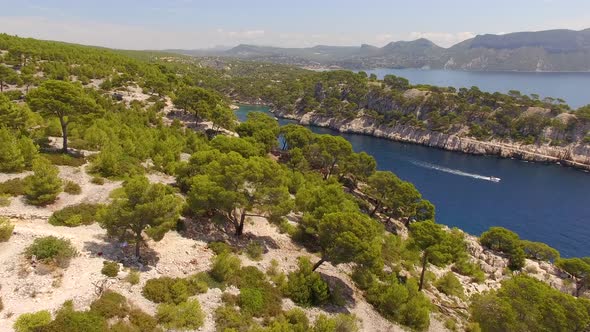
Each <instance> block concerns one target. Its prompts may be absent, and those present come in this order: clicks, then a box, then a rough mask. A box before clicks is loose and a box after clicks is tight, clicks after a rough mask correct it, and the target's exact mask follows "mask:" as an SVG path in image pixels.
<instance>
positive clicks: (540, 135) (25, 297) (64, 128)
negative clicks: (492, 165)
mask: <svg viewBox="0 0 590 332" xmlns="http://www.w3.org/2000/svg"><path fill="white" fill-rule="evenodd" d="M0 86H1V87H2V92H1V94H0V142H1V144H0V286H1V287H0V331H18V332H25V331H26V332H28V331H51V332H53V331H55V332H57V331H80V332H82V331H84V332H87V331H98V332H103V331H180V330H187V331H224V332H227V331H257V332H258V331H269V332H271V331H316V332H328V331H338V332H342V331H471V332H475V331H586V330H588V328H590V299H589V296H590V293H589V292H588V287H587V286H588V281H589V280H588V278H589V277H590V258H588V257H573V256H572V255H568V257H561V256H560V253H559V251H558V250H556V249H554V248H552V247H550V246H549V245H547V244H544V243H541V242H533V241H529V240H526V239H523V238H524V236H523V238H521V237H519V235H518V234H516V233H514V232H512V231H510V230H509V229H506V228H503V227H491V228H489V229H488V230H486V231H485V232H483V233H482V234H467V233H465V232H464V231H462V230H460V229H457V228H450V227H447V226H445V225H442V224H440V223H437V222H436V220H437V213H436V207H435V206H434V205H433V204H432V203H431V202H429V201H428V200H427V199H426V198H425V197H423V195H422V194H421V193H420V192H419V190H418V189H416V187H415V186H414V185H413V184H412V183H410V182H408V181H404V180H402V179H401V178H400V177H398V176H396V175H395V174H394V173H392V172H390V171H385V170H382V169H381V168H379V165H378V164H377V162H376V160H375V158H374V157H373V156H371V155H369V154H367V153H365V152H362V151H355V150H354V149H353V146H352V145H351V143H350V142H348V141H347V140H346V139H344V138H342V137H339V136H335V135H328V134H317V133H314V132H313V131H312V130H310V129H309V128H307V127H305V126H301V125H314V126H320V127H328V128H332V129H335V130H337V131H340V132H349V133H358V134H364V135H370V136H375V137H382V138H388V139H391V140H395V141H401V142H408V143H416V144H422V145H426V146H429V147H434V148H440V149H445V150H450V151H458V152H465V153H469V154H481V155H494V156H499V157H503V158H516V159H523V160H528V161H534V162H542V163H552V164H554V163H561V164H562V165H564V166H571V167H573V168H578V169H581V170H588V169H590V143H589V142H590V134H589V133H590V106H585V107H580V108H578V109H572V108H570V107H569V106H568V105H567V104H566V103H565V101H562V100H559V99H553V98H545V99H541V98H539V97H538V96H527V95H524V94H522V93H520V92H518V91H511V92H509V93H507V94H502V93H489V92H484V91H480V90H479V89H478V88H476V87H472V88H462V89H454V88H448V87H436V86H430V85H412V84H410V82H408V81H407V80H405V79H404V78H401V77H397V76H392V75H390V76H386V77H384V79H383V80H379V79H377V78H376V77H375V76H373V75H367V74H366V73H364V72H358V73H354V72H351V71H346V70H335V71H325V72H315V71H309V70H304V69H301V68H298V67H295V66H290V65H283V64H273V63H267V62H254V61H247V60H238V59H230V58H225V57H217V56H208V57H191V56H185V55H179V54H175V53H166V52H157V51H123V50H112V49H108V48H98V47H91V46H83V45H76V44H68V43H61V42H52V41H42V40H37V39H31V38H20V37H16V36H11V35H8V34H0ZM238 103H245V104H262V105H268V106H269V107H270V108H271V110H272V111H273V113H274V115H275V116H276V117H278V118H287V119H293V120H296V121H297V122H298V123H300V124H301V125H297V124H294V123H290V124H286V125H283V126H279V122H278V121H277V119H275V118H274V117H273V116H269V115H268V114H264V113H260V112H250V113H249V114H247V116H246V118H245V119H244V121H238V120H237V117H236V114H235V112H234V110H232V106H233V105H235V104H238ZM506 213H509V212H508V211H506ZM521 235H522V234H521ZM564 256H565V255H564Z"/></svg>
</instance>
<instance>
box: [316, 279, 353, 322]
mask: <svg viewBox="0 0 590 332" xmlns="http://www.w3.org/2000/svg"><path fill="white" fill-rule="evenodd" d="M319 273H320V275H321V276H322V279H324V281H326V283H327V284H328V286H329V287H330V292H331V294H332V301H331V302H332V303H330V304H326V305H323V306H322V309H323V310H325V311H327V312H330V313H342V314H349V313H350V311H349V310H348V308H352V307H354V306H355V305H356V301H355V300H354V296H353V295H354V290H353V289H352V288H351V287H350V286H348V284H347V283H345V282H344V281H342V279H340V278H338V277H335V276H332V275H328V274H325V273H322V272H319Z"/></svg>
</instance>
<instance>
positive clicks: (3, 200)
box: [0, 194, 11, 207]
mask: <svg viewBox="0 0 590 332" xmlns="http://www.w3.org/2000/svg"><path fill="white" fill-rule="evenodd" d="M10 203H11V197H10V195H8V194H0V207H6V206H10Z"/></svg>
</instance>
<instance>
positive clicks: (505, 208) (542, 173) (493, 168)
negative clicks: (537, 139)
mask: <svg viewBox="0 0 590 332" xmlns="http://www.w3.org/2000/svg"><path fill="white" fill-rule="evenodd" d="M252 111H262V112H268V108H267V107H261V106H242V107H240V109H239V110H237V111H236V114H237V115H238V117H239V118H240V120H241V121H243V120H244V119H245V117H246V114H247V113H248V112H252ZM279 122H280V123H281V125H284V124H286V123H289V120H283V119H280V120H279ZM310 128H311V129H312V130H313V131H314V132H316V133H328V134H332V135H340V136H342V137H344V138H346V139H347V140H348V141H350V143H351V144H352V146H353V147H354V150H355V151H357V152H360V151H365V152H367V153H368V154H370V155H372V156H373V157H375V159H376V160H377V163H378V168H379V169H380V170H388V171H392V172H394V173H396V174H397V175H398V176H399V177H401V178H402V179H404V180H407V181H410V182H412V183H414V185H416V187H417V188H418V189H419V190H420V192H421V193H422V194H423V195H424V197H425V198H427V199H429V200H430V201H432V202H433V203H434V204H435V205H436V219H437V221H438V222H439V223H442V224H446V225H449V226H456V227H459V228H461V229H463V230H465V231H467V232H469V233H471V234H474V235H479V234H481V232H483V231H485V230H486V229H488V228H489V227H490V226H502V227H506V228H508V229H511V230H513V231H515V232H517V233H518V234H519V235H520V236H521V237H522V238H524V239H528V240H532V241H541V242H545V243H547V244H549V245H550V246H552V247H554V248H556V249H558V250H559V251H560V252H561V254H562V256H566V257H568V256H570V257H571V256H590V174H588V173H584V172H581V171H578V170H575V169H572V168H566V167H561V166H558V165H543V164H534V163H525V162H522V161H518V160H511V159H500V158H495V157H481V156H473V155H467V154H461V153H456V152H449V151H444V150H439V149H434V148H429V147H424V146H420V145H414V144H405V143H398V142H393V141H390V140H385V139H381V138H375V137H370V136H363V135H355V134H340V133H338V132H336V131H333V130H330V129H326V128H319V127H310ZM489 176H494V177H499V178H501V179H502V181H500V182H499V183H495V182H491V181H489V180H487V179H486V177H489Z"/></svg>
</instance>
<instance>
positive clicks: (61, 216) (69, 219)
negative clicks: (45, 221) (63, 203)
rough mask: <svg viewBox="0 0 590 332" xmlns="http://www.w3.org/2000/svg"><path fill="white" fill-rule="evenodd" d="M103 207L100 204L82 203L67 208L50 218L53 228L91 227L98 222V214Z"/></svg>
mask: <svg viewBox="0 0 590 332" xmlns="http://www.w3.org/2000/svg"><path fill="white" fill-rule="evenodd" d="M101 207H102V205H100V204H89V203H81V204H77V205H70V206H67V207H65V208H63V209H61V210H59V211H56V212H54V213H53V214H52V215H51V217H50V218H49V223H50V224H51V225H53V226H67V227H76V226H80V225H90V224H92V223H93V222H94V221H95V220H96V214H97V212H98V210H99V209H100V208H101Z"/></svg>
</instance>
